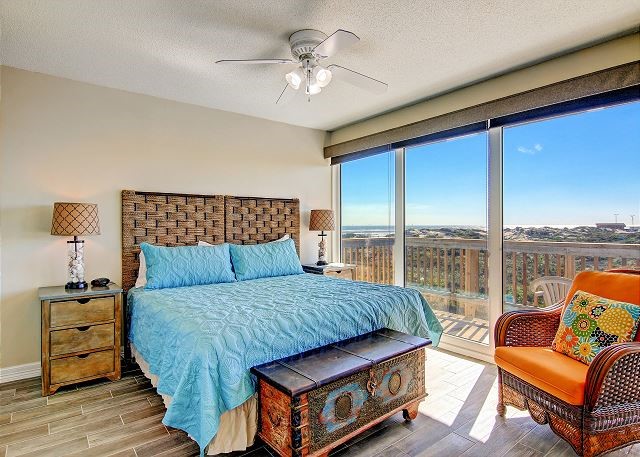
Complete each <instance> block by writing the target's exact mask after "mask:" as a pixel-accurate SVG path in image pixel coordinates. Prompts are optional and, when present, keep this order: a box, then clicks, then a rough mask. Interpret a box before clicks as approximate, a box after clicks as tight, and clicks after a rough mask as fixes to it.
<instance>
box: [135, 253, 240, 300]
mask: <svg viewBox="0 0 640 457" xmlns="http://www.w3.org/2000/svg"><path fill="white" fill-rule="evenodd" d="M140 248H141V249H142V252H144V257H145V260H146V263H147V284H146V286H145V289H164V288H167V287H184V286H196V285H200V284H217V283H221V282H233V281H235V280H236V278H235V276H234V274H233V271H232V269H231V258H230V255H229V245H228V244H226V243H225V244H219V245H216V246H176V247H166V246H153V245H151V244H149V243H142V244H141V245H140Z"/></svg>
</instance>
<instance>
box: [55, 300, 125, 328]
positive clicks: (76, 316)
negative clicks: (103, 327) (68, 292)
mask: <svg viewBox="0 0 640 457" xmlns="http://www.w3.org/2000/svg"><path fill="white" fill-rule="evenodd" d="M114 315H115V314H114V300H113V297H100V298H84V299H78V300H68V301H57V302H51V327H62V326H64V325H74V324H85V323H91V322H101V321H109V320H113V318H114Z"/></svg>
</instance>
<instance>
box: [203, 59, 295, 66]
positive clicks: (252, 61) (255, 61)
mask: <svg viewBox="0 0 640 457" xmlns="http://www.w3.org/2000/svg"><path fill="white" fill-rule="evenodd" d="M216 63H240V64H249V65H253V64H270V63H278V64H282V63H298V62H296V61H295V60H291V59H247V60H216Z"/></svg>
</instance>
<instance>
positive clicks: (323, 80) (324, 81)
mask: <svg viewBox="0 0 640 457" xmlns="http://www.w3.org/2000/svg"><path fill="white" fill-rule="evenodd" d="M316 68H317V70H316V71H315V80H316V83H317V84H318V86H320V87H326V86H328V85H329V83H330V82H331V77H332V76H333V75H332V74H331V70H328V69H327V68H323V67H320V66H318V67H316Z"/></svg>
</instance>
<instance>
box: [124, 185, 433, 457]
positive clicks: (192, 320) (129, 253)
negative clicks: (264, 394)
mask: <svg viewBox="0 0 640 457" xmlns="http://www.w3.org/2000/svg"><path fill="white" fill-rule="evenodd" d="M122 203H123V285H124V287H125V289H127V290H129V293H128V297H127V316H128V318H127V322H128V327H129V329H128V335H129V341H130V343H131V348H132V351H133V354H134V355H135V357H136V360H137V361H138V363H139V365H140V366H141V368H142V370H143V372H144V373H145V375H146V376H147V377H149V378H150V379H151V380H152V383H153V384H154V385H155V386H156V387H157V389H158V392H159V393H160V394H161V395H162V396H163V399H164V400H165V405H166V406H167V412H166V414H165V417H164V419H163V422H164V423H165V424H166V425H168V426H172V427H175V428H180V429H182V430H185V431H186V432H187V433H189V435H190V436H191V437H192V438H193V439H195V440H196V441H197V442H198V444H199V445H200V447H201V449H202V450H203V452H204V451H205V449H206V452H207V453H208V454H210V455H213V454H217V453H223V452H231V451H234V450H243V449H245V448H246V447H248V446H250V445H251V444H252V443H253V439H254V437H255V432H256V399H255V380H254V379H253V378H252V376H251V375H250V373H249V368H251V367H252V366H254V365H258V364H261V363H264V362H268V361H270V360H274V359H279V358H281V357H285V356H288V355H293V354H296V353H299V352H303V351H305V350H308V349H312V348H315V347H318V346H322V345H325V344H329V343H332V342H335V341H338V340H342V339H346V338H350V337H353V336H357V335H359V334H363V333H366V332H369V331H373V330H376V329H379V328H382V327H389V328H392V329H395V330H399V331H403V332H406V333H412V334H415V335H418V336H424V337H429V338H431V339H432V340H433V341H434V343H435V344H437V342H438V339H439V337H440V334H441V332H442V327H441V326H440V324H439V322H438V320H437V318H436V317H435V315H434V314H433V312H432V311H431V309H430V308H429V306H428V304H427V303H426V302H425V300H424V298H423V297H422V296H421V295H420V294H419V293H418V292H417V291H414V290H411V289H404V288H400V287H393V286H383V285H377V284H369V283H362V282H353V281H347V280H343V279H337V278H331V277H326V276H320V275H311V274H297V275H289V276H276V277H271V278H260V279H253V280H247V281H238V282H233V283H223V284H210V285H199V286H191V287H180V288H166V289H160V290H145V289H140V288H133V285H134V283H135V278H136V276H137V269H138V264H137V262H138V255H139V245H140V243H142V242H149V243H152V244H156V245H158V244H159V245H168V246H177V245H188V244H195V243H197V242H198V241H207V242H210V243H212V244H218V243H222V242H225V241H227V242H231V243H236V244H255V243H261V242H268V241H274V240H276V239H278V238H279V237H280V236H282V235H285V234H288V235H289V236H290V237H291V238H292V239H293V240H294V242H295V245H296V248H297V249H299V248H298V246H299V244H298V243H299V202H298V201H297V200H295V199H265V198H241V197H229V196H204V195H183V194H158V193H147V192H145V193H143V192H133V191H123V194H122ZM125 262H126V264H125Z"/></svg>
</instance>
